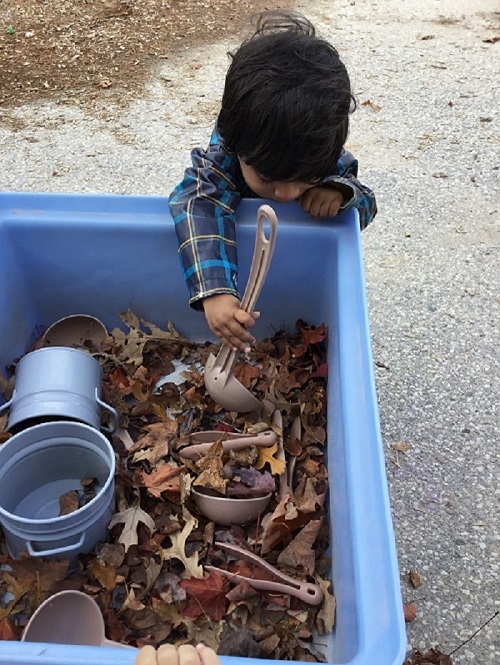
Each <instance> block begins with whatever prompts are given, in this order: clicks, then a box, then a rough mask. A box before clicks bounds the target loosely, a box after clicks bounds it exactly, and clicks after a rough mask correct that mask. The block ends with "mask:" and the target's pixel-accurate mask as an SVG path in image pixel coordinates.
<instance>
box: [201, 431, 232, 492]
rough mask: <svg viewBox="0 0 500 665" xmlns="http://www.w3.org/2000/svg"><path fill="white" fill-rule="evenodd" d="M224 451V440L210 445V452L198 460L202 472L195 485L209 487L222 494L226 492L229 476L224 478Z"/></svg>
mask: <svg viewBox="0 0 500 665" xmlns="http://www.w3.org/2000/svg"><path fill="white" fill-rule="evenodd" d="M223 453H224V448H223V446H222V441H217V442H216V443H214V445H213V446H211V447H210V450H209V451H208V453H207V454H206V455H204V456H203V457H202V458H201V460H198V461H197V462H196V466H197V467H198V468H199V469H201V473H200V475H199V476H198V478H196V480H195V481H194V483H193V485H198V486H200V487H208V488H210V489H213V490H216V491H217V492H221V493H222V494H225V493H226V486H227V478H224V472H223V468H224V464H223V462H222V455H223Z"/></svg>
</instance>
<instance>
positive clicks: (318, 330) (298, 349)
mask: <svg viewBox="0 0 500 665" xmlns="http://www.w3.org/2000/svg"><path fill="white" fill-rule="evenodd" d="M296 325H297V328H298V330H299V332H300V337H301V339H300V343H299V345H298V346H294V347H292V354H293V356H294V357H295V358H297V357H299V356H303V355H304V353H305V352H306V351H307V350H308V349H309V347H310V345H311V344H318V343H319V342H322V341H323V340H324V339H325V337H326V326H325V324H324V323H322V324H321V325H320V326H308V325H307V324H306V323H305V322H304V321H302V320H300V319H299V320H298V321H297V324H296Z"/></svg>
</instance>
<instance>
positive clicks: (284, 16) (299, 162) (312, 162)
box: [217, 10, 355, 182]
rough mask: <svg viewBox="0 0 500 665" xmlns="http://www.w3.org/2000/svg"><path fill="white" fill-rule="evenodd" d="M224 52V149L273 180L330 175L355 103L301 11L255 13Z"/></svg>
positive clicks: (334, 57) (339, 67)
mask: <svg viewBox="0 0 500 665" xmlns="http://www.w3.org/2000/svg"><path fill="white" fill-rule="evenodd" d="M231 58H232V60H231V64H230V66H229V70H228V72H227V76H226V83H225V88H224V94H223V98H222V107H221V111H220V114H219V118H218V123H217V125H218V130H219V132H220V135H221V136H222V138H223V140H224V143H225V145H226V147H227V149H228V150H229V151H230V152H232V153H234V154H236V155H238V156H239V157H241V158H242V159H243V160H244V161H245V162H246V163H247V164H249V165H250V166H252V167H253V168H254V169H255V170H256V171H257V172H258V173H259V174H261V175H263V176H265V177H266V178H270V179H273V180H296V181H304V182H309V181H314V180H316V179H321V178H324V177H326V176H327V175H328V174H330V173H331V172H332V168H333V167H334V166H335V164H336V163H337V160H338V159H339V157H340V155H341V152H342V149H343V147H344V144H345V141H346V139H347V134H348V131H349V113H350V112H351V110H354V107H355V101H354V97H353V95H352V93H351V84H350V81H349V75H348V74H347V70H346V68H345V66H344V64H343V63H342V62H341V60H340V58H339V55H338V53H337V51H336V50H335V48H334V47H333V46H332V45H331V44H329V43H328V42H327V41H325V40H324V39H321V38H319V37H317V36H316V33H315V29H314V26H313V25H312V24H311V23H310V22H309V21H308V20H307V19H306V18H305V17H303V16H302V15H300V14H297V13H294V12H287V11H279V10H278V11H270V12H264V13H262V14H260V15H259V16H258V17H257V20H256V31H255V34H254V35H253V36H252V37H251V38H250V39H248V40H246V41H245V42H243V44H242V45H241V46H240V47H239V48H238V49H237V50H236V51H235V52H234V53H232V54H231Z"/></svg>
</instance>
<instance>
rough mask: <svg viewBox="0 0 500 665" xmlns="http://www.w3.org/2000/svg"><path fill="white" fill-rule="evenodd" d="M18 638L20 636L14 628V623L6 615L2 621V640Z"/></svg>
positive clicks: (0, 632)
mask: <svg viewBox="0 0 500 665" xmlns="http://www.w3.org/2000/svg"><path fill="white" fill-rule="evenodd" d="M17 639H18V638H17V636H16V633H15V630H14V624H13V623H12V621H11V620H10V619H9V618H8V617H5V618H4V619H2V620H1V621H0V641H1V640H6V641H7V640H17Z"/></svg>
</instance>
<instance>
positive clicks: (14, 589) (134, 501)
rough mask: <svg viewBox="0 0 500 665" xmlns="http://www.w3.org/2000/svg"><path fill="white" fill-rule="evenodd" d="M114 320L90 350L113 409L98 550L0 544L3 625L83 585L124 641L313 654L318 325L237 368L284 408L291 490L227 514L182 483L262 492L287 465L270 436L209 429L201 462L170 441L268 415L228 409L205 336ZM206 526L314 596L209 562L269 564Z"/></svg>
mask: <svg viewBox="0 0 500 665" xmlns="http://www.w3.org/2000/svg"><path fill="white" fill-rule="evenodd" d="M122 320H123V322H124V324H125V325H126V326H127V328H128V332H123V330H121V329H118V328H117V329H115V330H113V331H112V334H111V335H110V336H109V337H108V339H107V340H106V341H105V342H104V343H103V345H102V347H101V348H100V349H93V348H88V349H87V350H88V351H90V352H91V353H92V354H93V355H94V357H96V358H97V359H98V360H99V362H100V363H101V365H102V367H103V370H104V383H103V391H104V398H105V399H106V401H107V402H108V403H110V404H112V405H113V406H114V407H115V408H116V409H117V411H118V413H119V419H120V428H119V430H118V432H117V434H116V435H114V436H113V441H112V443H113V446H114V448H115V451H116V455H117V472H116V478H115V483H116V497H117V512H116V514H115V516H114V517H113V519H112V522H111V524H110V531H109V538H108V539H107V541H106V542H105V543H101V544H100V545H99V546H98V547H97V548H96V552H95V553H92V554H87V555H80V556H79V560H78V569H77V570H75V569H74V568H73V569H72V570H69V569H68V562H57V561H47V560H36V561H35V560H32V559H30V558H28V557H26V558H22V559H21V560H19V561H14V560H12V559H10V558H9V557H8V556H7V554H6V553H5V554H4V555H2V556H0V567H1V569H0V599H1V598H2V596H4V597H5V598H12V600H10V601H9V602H7V603H5V602H4V604H3V605H1V604H0V639H19V637H20V635H21V633H22V629H23V626H24V625H25V623H26V621H27V619H28V618H29V617H30V616H31V614H32V613H33V611H34V610H35V609H36V608H37V607H38V606H39V605H40V603H41V602H42V601H43V600H45V598H47V597H48V596H49V595H51V594H53V593H55V592H57V591H60V590H63V589H78V590H81V591H84V592H85V593H87V594H89V595H91V596H92V597H93V598H94V599H95V600H96V601H97V603H98V604H99V606H100V608H101V610H102V613H103V616H104V618H105V622H106V633H107V636H108V638H110V639H112V640H117V641H121V642H124V643H127V644H131V645H134V646H142V645H144V644H153V645H157V644H159V643H162V642H171V643H174V644H182V643H186V642H190V643H197V642H200V641H203V642H204V643H205V644H208V645H210V646H213V647H214V648H216V649H217V651H218V652H219V653H220V654H234V655H240V656H257V657H258V656H262V657H271V658H277V659H293V660H297V661H303V660H305V661H321V660H323V656H322V654H321V652H320V651H318V647H317V646H315V644H314V643H313V634H315V635H316V636H318V635H319V636H321V635H323V634H325V633H328V632H331V630H332V627H333V623H334V614H335V600H334V597H333V595H332V592H331V583H330V581H329V580H328V579H327V577H326V576H327V574H328V570H329V560H328V556H327V550H328V540H329V527H328V520H327V519H326V518H325V510H324V503H325V494H326V492H327V470H326V467H325V465H324V461H323V454H324V444H325V439H326V430H325V421H326V395H325V383H326V374H327V366H326V362H325V344H324V338H325V333H326V331H325V328H324V326H318V327H314V326H308V325H307V324H306V323H304V322H303V321H299V322H298V323H297V331H296V332H295V333H293V334H289V333H287V332H285V331H280V332H278V333H276V334H275V335H274V336H273V337H272V338H269V339H266V340H264V341H260V342H258V343H257V344H256V345H255V348H254V350H253V351H252V353H251V354H250V356H249V357H245V358H244V359H240V361H239V364H238V366H237V368H236V372H235V373H236V376H237V378H238V379H239V381H240V382H241V383H242V384H243V385H244V386H246V387H247V388H249V389H251V390H252V392H253V393H254V394H256V395H257V396H258V397H259V398H263V397H265V398H266V399H267V400H268V401H269V402H270V403H272V405H273V408H276V409H279V410H280V412H281V414H282V419H283V429H282V431H277V432H276V434H277V435H278V436H282V437H283V440H284V441H285V443H286V452H287V455H288V456H289V457H295V458H296V460H297V461H296V469H295V481H294V492H293V494H286V495H285V496H284V498H282V499H281V500H280V497H279V494H278V493H274V494H273V498H272V500H271V503H270V504H269V506H268V508H267V509H266V511H265V513H264V514H262V515H261V516H260V517H259V519H258V521H257V522H256V523H253V524H249V525H245V526H235V525H232V526H230V527H222V526H219V525H216V524H214V523H213V522H210V521H209V520H207V519H206V518H205V517H203V516H202V515H201V514H200V513H199V512H198V511H197V508H196V505H195V503H194V501H193V499H192V497H191V487H192V485H193V484H198V485H202V486H204V487H208V488H211V489H212V490H217V491H219V492H221V493H231V494H232V495H233V496H238V495H241V491H240V490H241V489H243V493H245V492H246V493H247V494H248V492H250V495H251V494H252V492H254V493H255V492H261V491H266V489H267V488H269V483H271V489H272V488H274V486H275V481H276V480H277V479H278V477H279V474H281V473H282V472H283V466H284V463H283V461H282V459H280V458H279V457H278V456H277V455H276V452H277V445H276V444H274V445H273V446H272V447H270V448H259V449H256V448H248V449H246V450H244V451H239V452H237V453H234V452H231V453H230V454H228V453H223V451H222V446H221V445H220V443H215V444H214V445H213V446H212V448H211V449H210V451H209V453H207V454H206V455H205V456H204V457H203V458H201V459H199V460H197V461H190V460H188V459H185V458H183V457H181V456H179V450H181V449H182V447H183V446H185V445H187V444H189V441H190V435H191V434H192V433H194V432H198V431H206V430H220V431H221V433H223V432H225V431H231V432H241V433H258V432H262V431H263V430H267V429H270V428H271V429H272V428H274V429H275V430H277V429H278V430H279V428H278V427H277V426H276V425H275V424H273V419H272V417H271V415H267V414H266V415H264V416H261V417H260V419H259V417H258V416H257V414H255V413H254V414H249V415H242V414H236V413H232V412H231V413H230V412H226V411H224V410H223V409H221V407H220V406H219V405H217V404H216V403H215V402H213V400H212V399H211V398H210V397H209V396H208V394H207V393H206V391H205V386H204V381H203V367H204V365H205V362H206V360H207V357H208V355H209V353H211V352H214V350H215V349H214V347H213V346H210V345H209V344H198V343H194V342H192V341H190V340H188V339H186V338H184V337H183V336H181V335H180V334H179V333H178V332H177V331H176V330H175V329H174V327H173V326H172V325H171V324H169V325H168V329H167V330H166V331H165V330H161V329H160V328H158V327H156V326H155V325H154V324H151V323H149V322H147V321H141V320H139V319H138V318H137V317H136V316H135V315H134V314H132V313H131V312H127V313H126V314H124V315H122ZM265 413H267V412H265ZM297 417H299V418H300V422H301V426H302V437H301V440H297V439H293V440H292V438H291V437H290V435H289V433H290V427H291V423H292V421H293V420H294V419H296V418H297ZM228 466H229V467H231V469H232V473H231V474H230V476H232V478H231V480H228V478H229V476H228V473H227V472H228ZM261 481H264V485H265V488H266V489H264V490H263V488H262V487H261V486H260V485H259V483H260V482H261ZM243 486H245V487H243ZM229 487H232V488H233V489H232V491H231V492H228V488H229ZM252 487H253V489H252ZM235 488H236V489H235ZM216 541H217V542H222V543H229V544H233V545H239V546H241V547H243V548H246V549H247V550H250V551H251V552H254V553H256V554H258V555H261V556H262V557H263V558H265V560H266V561H267V562H268V563H271V564H273V565H275V566H276V567H277V568H278V569H279V570H281V571H283V572H285V573H287V574H289V575H291V576H293V577H295V578H297V579H300V580H308V581H310V582H314V583H316V584H318V585H319V586H320V587H321V589H322V590H323V591H324V594H325V599H324V601H323V603H322V604H321V605H319V606H317V607H312V606H310V605H307V604H305V603H304V602H303V601H300V600H298V599H297V598H294V597H291V596H289V595H286V594H274V595H271V594H269V593H263V592H257V591H255V590H254V589H253V588H252V587H251V586H250V585H249V584H248V583H246V582H239V583H236V584H235V581H236V580H234V579H228V577H226V576H223V575H221V574H220V573H217V572H214V571H213V570H210V571H208V570H207V569H206V566H209V565H210V566H215V567H217V568H219V569H221V568H222V569H225V570H229V571H230V572H232V573H236V574H239V575H242V576H246V577H252V576H256V577H257V576H258V577H261V578H264V579H269V574H268V573H265V571H263V570H262V569H260V568H255V569H254V570H252V566H251V565H250V564H248V563H246V562H244V561H242V560H238V558H237V557H235V556H230V555H228V554H225V553H224V552H222V551H221V550H220V549H218V548H217V546H216V545H215V544H214V543H215V542H216ZM0 551H2V550H0ZM3 551H4V552H5V545H3ZM7 593H8V594H10V595H6V594H7ZM319 641H320V640H319ZM317 642H318V639H317V637H316V638H315V643H316V644H317Z"/></svg>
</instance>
